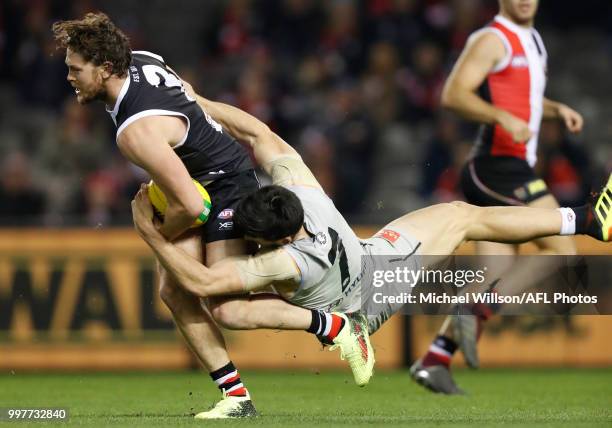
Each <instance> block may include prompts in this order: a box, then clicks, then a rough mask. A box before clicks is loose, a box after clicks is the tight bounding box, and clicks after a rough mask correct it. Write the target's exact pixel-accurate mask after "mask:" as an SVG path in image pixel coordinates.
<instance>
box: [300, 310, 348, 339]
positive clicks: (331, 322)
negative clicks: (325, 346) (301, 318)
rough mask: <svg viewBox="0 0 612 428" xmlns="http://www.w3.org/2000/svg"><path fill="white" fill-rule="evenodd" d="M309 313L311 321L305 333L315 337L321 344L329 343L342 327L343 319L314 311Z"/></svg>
mask: <svg viewBox="0 0 612 428" xmlns="http://www.w3.org/2000/svg"><path fill="white" fill-rule="evenodd" d="M310 312H311V314H312V321H311V322H310V327H308V328H307V329H306V331H307V332H309V333H312V334H314V335H315V336H317V337H318V338H319V339H320V340H321V341H322V342H323V343H331V342H332V341H333V340H334V338H335V337H336V336H337V335H338V333H340V330H342V327H344V318H342V317H341V316H339V315H336V314H330V313H326V312H323V311H318V310H316V309H312V310H311V311H310Z"/></svg>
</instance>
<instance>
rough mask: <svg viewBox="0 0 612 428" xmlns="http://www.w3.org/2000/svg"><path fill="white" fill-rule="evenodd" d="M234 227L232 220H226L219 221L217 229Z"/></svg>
mask: <svg viewBox="0 0 612 428" xmlns="http://www.w3.org/2000/svg"><path fill="white" fill-rule="evenodd" d="M233 228H234V222H233V221H226V222H225V223H219V230H232V229H233Z"/></svg>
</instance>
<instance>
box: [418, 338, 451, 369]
mask: <svg viewBox="0 0 612 428" xmlns="http://www.w3.org/2000/svg"><path fill="white" fill-rule="evenodd" d="M456 350H457V344H456V343H455V341H454V340H453V339H450V338H448V337H446V336H442V335H438V336H436V338H435V339H434V341H433V342H432V343H431V345H429V350H428V351H427V354H425V356H424V357H423V360H422V361H421V364H422V365H423V367H430V366H445V367H449V366H450V362H451V358H452V357H453V354H454V353H455V351H456Z"/></svg>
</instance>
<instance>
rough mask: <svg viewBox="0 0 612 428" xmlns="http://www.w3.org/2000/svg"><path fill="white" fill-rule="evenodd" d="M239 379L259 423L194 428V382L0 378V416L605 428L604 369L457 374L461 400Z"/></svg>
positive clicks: (339, 379) (402, 385) (380, 378)
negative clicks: (45, 412) (42, 411)
mask: <svg viewBox="0 0 612 428" xmlns="http://www.w3.org/2000/svg"><path fill="white" fill-rule="evenodd" d="M242 376H243V380H244V381H245V382H246V384H247V386H248V387H249V388H250V390H251V392H252V394H253V398H254V402H255V405H256V406H257V408H258V410H259V411H260V412H261V414H262V416H261V417H260V418H257V419H255V420H248V421H221V422H214V423H211V422H205V421H194V420H193V419H192V418H191V417H190V416H189V415H190V413H192V412H195V411H201V410H204V409H205V408H206V407H208V406H209V405H210V404H211V403H212V402H213V401H214V400H216V399H217V398H218V395H217V393H216V391H215V388H214V387H213V386H211V382H210V381H209V380H208V377H207V375H205V374H202V373H198V372H186V373H128V374H71V375H55V374H54V375H40V374H20V373H16V374H11V375H8V374H7V375H0V407H9V406H18V407H66V408H68V409H69V412H70V420H69V425H75V426H92V427H93V426H95V427H103V426H141V427H154V426H160V427H161V426H164V427H176V426H195V425H206V426H230V425H231V426H234V425H243V426H245V425H247V424H248V425H260V426H283V427H286V426H308V427H311V428H314V427H317V428H318V427H320V426H337V425H346V426H356V425H369V426H373V427H374V426H390V425H393V426H406V425H410V426H427V427H440V426H449V427H451V426H452V427H468V426H538V427H541V426H547V427H558V426H567V427H594V426H601V427H611V426H612V369H598V370H575V369H563V370H561V369H559V370H480V371H467V370H464V371H458V372H457V380H458V382H459V384H460V385H461V386H462V387H464V388H465V389H466V390H468V391H469V392H470V395H468V396H463V397H445V396H439V395H433V394H431V393H429V392H426V391H425V390H423V389H421V388H420V387H419V386H417V385H415V384H414V383H412V382H410V381H409V379H408V375H407V373H406V372H381V373H377V374H376V376H375V378H374V379H373V381H372V382H371V384H370V385H369V386H367V387H366V388H363V389H360V388H358V387H356V386H354V385H353V384H352V379H351V378H350V377H349V375H348V374H347V373H335V372H332V373H325V372H323V373H321V374H315V373H309V372H250V371H244V372H243V373H242ZM5 425H7V426H13V427H17V426H27V425H28V424H27V423H23V422H21V423H15V422H11V423H6V424H5ZM44 425H48V424H46V423H36V424H30V426H39V427H40V426H44ZM49 425H50V424H49Z"/></svg>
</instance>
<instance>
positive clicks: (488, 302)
mask: <svg viewBox="0 0 612 428" xmlns="http://www.w3.org/2000/svg"><path fill="white" fill-rule="evenodd" d="M498 282H499V278H498V279H496V280H495V281H493V282H492V283H491V285H490V286H489V288H488V290H487V291H485V292H484V294H485V296H484V302H483V303H474V304H473V305H472V314H473V315H476V316H477V317H478V318H480V319H481V320H482V321H487V320H488V319H489V318H491V315H493V314H495V313H497V312H499V310H500V309H501V307H502V304H501V303H498V302H496V301H495V298H496V296H495V295H496V294H497V290H496V289H495V286H496V285H497V283H498ZM487 295H488V296H487ZM478 334H479V336H480V332H478Z"/></svg>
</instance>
